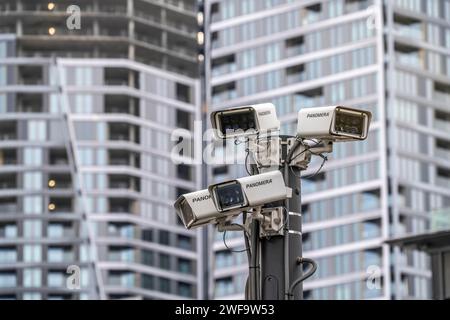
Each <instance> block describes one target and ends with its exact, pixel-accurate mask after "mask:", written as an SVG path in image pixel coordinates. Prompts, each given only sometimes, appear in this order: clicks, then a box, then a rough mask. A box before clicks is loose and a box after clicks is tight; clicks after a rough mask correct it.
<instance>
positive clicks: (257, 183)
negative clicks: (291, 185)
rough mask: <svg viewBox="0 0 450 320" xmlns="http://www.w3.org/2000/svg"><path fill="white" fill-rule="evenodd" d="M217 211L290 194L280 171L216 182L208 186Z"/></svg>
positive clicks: (283, 197) (250, 205) (244, 207)
mask: <svg viewBox="0 0 450 320" xmlns="http://www.w3.org/2000/svg"><path fill="white" fill-rule="evenodd" d="M208 190H209V192H210V194H211V197H212V201H213V202H214V204H215V206H216V209H217V211H219V212H233V211H236V210H239V211H242V210H244V209H246V208H249V207H256V206H261V205H264V204H266V203H270V202H274V201H279V200H284V199H286V198H289V197H290V196H291V194H290V191H291V189H288V188H286V185H285V183H284V179H283V175H282V174H281V172H280V171H271V172H267V173H262V174H258V175H254V176H248V177H243V178H240V179H236V180H231V181H226V182H222V183H217V184H214V185H211V186H209V188H208Z"/></svg>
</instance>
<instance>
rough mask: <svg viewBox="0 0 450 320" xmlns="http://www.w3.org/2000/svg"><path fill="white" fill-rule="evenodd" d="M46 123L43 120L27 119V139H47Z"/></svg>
mask: <svg viewBox="0 0 450 320" xmlns="http://www.w3.org/2000/svg"><path fill="white" fill-rule="evenodd" d="M46 125H47V123H46V122H45V121H44V120H29V121H28V140H30V141H45V140H47V131H46V130H47V126H46Z"/></svg>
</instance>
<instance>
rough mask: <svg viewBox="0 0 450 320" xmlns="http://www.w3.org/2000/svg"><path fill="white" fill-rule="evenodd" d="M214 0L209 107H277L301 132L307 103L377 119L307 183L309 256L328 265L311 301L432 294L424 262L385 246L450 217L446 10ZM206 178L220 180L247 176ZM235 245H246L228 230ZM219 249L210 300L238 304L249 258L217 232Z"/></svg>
mask: <svg viewBox="0 0 450 320" xmlns="http://www.w3.org/2000/svg"><path fill="white" fill-rule="evenodd" d="M206 2H207V10H208V16H209V17H210V19H211V23H210V24H209V29H208V31H207V36H206V39H207V46H208V47H209V48H210V50H208V49H207V50H206V52H207V53H208V54H207V57H206V59H207V61H208V63H207V66H208V71H207V83H209V84H210V90H208V92H207V93H208V100H207V102H208V103H207V104H208V106H210V109H211V110H215V109H219V108H224V107H232V106H239V105H247V104H252V103H257V102H273V103H274V104H275V106H276V107H277V113H278V116H279V117H280V118H281V120H282V133H283V134H293V133H294V132H295V129H296V120H297V111H298V110H299V109H300V108H308V107H319V106H325V105H330V104H343V105H348V106H354V107H358V108H364V109H367V110H370V111H371V112H372V113H373V115H374V118H373V122H372V124H371V130H370V134H369V138H368V139H367V140H366V141H365V142H363V143H361V142H355V143H336V144H335V148H334V152H333V154H332V155H331V156H330V159H331V160H330V161H329V162H328V163H327V164H326V165H325V166H324V168H323V170H322V171H321V173H320V174H318V175H316V176H314V177H313V178H310V179H303V181H302V193H303V217H304V223H305V224H304V232H305V234H304V250H305V252H304V256H307V257H311V258H314V259H315V260H316V261H317V262H318V270H317V273H316V275H315V276H314V277H313V278H312V280H308V281H307V282H305V284H304V289H305V298H306V299H416V298H417V299H423V298H429V297H430V292H431V291H430V281H429V280H430V275H431V274H430V271H429V261H428V259H427V257H426V255H425V254H423V253H420V252H417V251H410V252H406V253H404V252H401V251H400V250H399V249H398V248H394V247H391V246H389V245H387V244H385V242H384V240H385V239H388V238H391V237H398V236H400V235H403V234H405V233H413V234H414V233H420V232H422V231H424V230H426V229H428V228H429V226H430V215H431V213H433V212H435V211H442V212H445V215H446V219H449V216H450V212H449V211H448V208H449V207H450V193H449V188H450V165H449V164H450V162H449V159H450V107H449V105H450V104H449V102H450V1H448V0H431V1H429V0H426V1H425V0H423V1H422V0H394V1H390V0H389V1H387V0H386V1H381V0H327V1H317V0H315V1H314V0H313V1H307V0H305V1H290V0H268V1H256V0H222V1H220V0H219V1H218V0H207V1H206ZM208 47H207V48H208ZM242 154H243V155H245V152H242ZM320 162H321V159H320V158H319V159H317V162H313V163H311V165H310V168H309V170H308V171H306V172H305V174H306V175H309V174H311V173H314V172H316V170H317V169H318V167H319V165H320ZM209 172H210V181H211V182H213V181H221V180H223V179H227V178H232V177H236V176H242V175H246V173H245V169H244V168H243V166H224V165H216V166H214V167H211V168H210V170H209ZM227 244H228V246H230V247H232V248H235V249H239V248H242V247H243V239H242V237H241V236H240V234H239V233H236V234H234V235H233V234H232V233H230V234H229V236H227ZM213 249H214V252H215V253H214V258H213V260H214V261H213V264H214V266H215V268H214V274H213V279H212V280H211V281H212V282H213V283H214V288H215V291H214V296H215V297H216V298H226V299H228V298H229V299H238V298H242V297H243V286H244V282H245V279H246V274H247V267H246V261H245V260H246V258H245V253H231V252H230V251H228V250H226V248H225V245H224V244H223V242H222V237H221V234H217V235H216V237H215V243H214V248H213ZM368 271H369V272H368ZM377 277H379V278H380V280H381V281H380V286H379V289H376V288H375V289H369V287H372V288H373V286H367V283H366V281H367V279H368V278H377Z"/></svg>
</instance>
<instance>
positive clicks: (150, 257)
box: [142, 250, 155, 266]
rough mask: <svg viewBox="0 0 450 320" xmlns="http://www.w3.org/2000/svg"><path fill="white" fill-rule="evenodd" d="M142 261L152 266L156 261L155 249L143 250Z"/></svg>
mask: <svg viewBox="0 0 450 320" xmlns="http://www.w3.org/2000/svg"><path fill="white" fill-rule="evenodd" d="M142 263H143V264H145V265H147V266H152V265H153V264H154V263H155V254H154V252H153V251H149V250H142Z"/></svg>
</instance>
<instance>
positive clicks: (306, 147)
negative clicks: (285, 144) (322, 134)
mask: <svg viewBox="0 0 450 320" xmlns="http://www.w3.org/2000/svg"><path fill="white" fill-rule="evenodd" d="M308 140H309V141H313V142H314V144H313V145H307V144H304V143H303V142H301V144H303V145H304V146H305V149H304V150H303V151H301V152H300V153H298V154H296V155H295V157H293V158H292V159H290V160H289V162H288V163H289V164H291V162H292V161H293V160H294V159H295V158H298V157H299V156H300V155H302V154H303V153H305V152H306V151H308V150H310V149H311V148H313V147H315V146H317V145H318V144H320V143H321V142H322V140H317V141H314V140H310V139H308ZM297 141H298V140H297ZM297 147H298V146H297ZM297 147H296V148H297ZM294 151H295V150H294ZM310 152H311V153H312V154H315V155H318V154H317V153H314V152H312V151H310ZM292 153H293V152H292ZM291 156H292V155H291Z"/></svg>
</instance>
